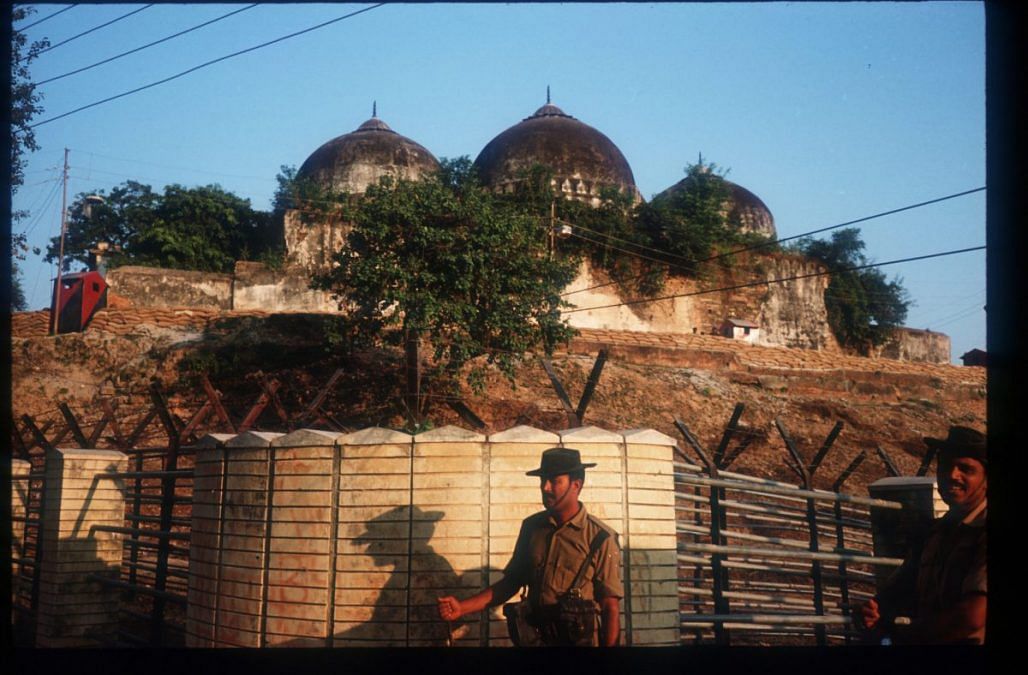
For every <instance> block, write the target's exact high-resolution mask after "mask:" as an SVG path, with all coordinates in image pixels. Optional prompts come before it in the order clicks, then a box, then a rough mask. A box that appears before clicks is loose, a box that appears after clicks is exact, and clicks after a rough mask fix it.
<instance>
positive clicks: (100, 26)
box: [20, 4, 153, 61]
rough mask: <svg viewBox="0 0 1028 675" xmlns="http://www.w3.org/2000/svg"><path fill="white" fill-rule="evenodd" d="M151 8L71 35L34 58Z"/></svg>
mask: <svg viewBox="0 0 1028 675" xmlns="http://www.w3.org/2000/svg"><path fill="white" fill-rule="evenodd" d="M151 7H153V5H152V4H150V5H143V6H142V7H140V8H139V9H134V10H132V11H131V12H129V13H128V14H122V15H121V16H119V17H118V18H116V19H111V20H110V21H108V22H107V23H102V24H100V25H99V26H93V27H92V28H90V29H89V30H86V31H83V32H81V33H79V34H78V35H72V36H71V37H70V38H68V39H67V40H62V41H60V42H58V43H57V44H53V45H50V46H49V47H47V48H46V49H40V50H39V51H38V52H37V53H36V56H39V55H40V54H45V53H47V52H48V51H50V50H53V49H57V48H58V47H60V46H61V45H66V44H68V43H69V42H71V41H72V40H78V39H79V38H80V37H82V36H84V35H89V34H90V33H92V32H94V31H98V30H100V29H101V28H106V27H107V26H110V25H111V24H112V23H117V22H119V21H121V20H122V19H127V18H129V17H130V16H132V15H133V14H139V13H140V12H142V11H143V10H144V9H150V8H151ZM26 58H28V57H22V58H21V59H20V60H21V61H24V60H25V59H26Z"/></svg>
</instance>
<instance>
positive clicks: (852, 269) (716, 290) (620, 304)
mask: <svg viewBox="0 0 1028 675" xmlns="http://www.w3.org/2000/svg"><path fill="white" fill-rule="evenodd" d="M982 250H985V246H972V247H969V248H962V249H956V250H953V251H943V252H941V253H929V254H926V255H919V256H912V257H910V258H900V259H898V260H887V261H885V262H880V263H867V264H865V265H854V266H850V267H841V268H838V269H835V270H832V271H827V270H826V271H823V272H811V273H809V274H796V275H794V276H791V277H782V278H780V279H767V280H764V281H754V282H750V283H745V284H736V285H734V286H722V287H720V288H710V289H704V290H699V291H691V292H688V293H675V294H672V295H664V296H661V297H658V298H642V299H639V300H626V301H624V302H617V303H613V304H610V305H601V306H598V307H578V308H576V309H569V310H564V311H563V312H562V314H574V313H576V312H587V311H591V310H596V309H609V308H611V307H624V306H627V305H638V304H641V303H646V302H657V301H659V300H671V299H673V298H685V297H690V296H694V295H705V294H707V293H719V292H722V291H734V290H738V289H740V288H751V287H753V286H763V285H770V284H775V283H783V282H786V281H795V280H797V279H809V278H812V277H820V276H825V275H827V274H835V273H838V272H856V271H859V270H863V269H871V268H874V267H884V266H885V265H896V264H899V263H905V262H914V261H916V260H927V259H929V258H940V257H943V256H949V255H956V254H958V253H969V252H972V251H982Z"/></svg>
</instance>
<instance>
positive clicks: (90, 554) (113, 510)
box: [36, 449, 128, 647]
mask: <svg viewBox="0 0 1028 675" xmlns="http://www.w3.org/2000/svg"><path fill="white" fill-rule="evenodd" d="M48 454H49V455H50V456H49V457H48V461H47V467H46V485H45V488H44V489H45V491H46V492H47V493H48V495H47V499H46V503H45V506H44V512H43V527H42V532H41V537H40V541H39V546H40V548H41V549H43V550H44V553H45V554H44V555H43V563H42V567H41V569H40V571H39V604H38V608H37V610H36V612H37V620H36V646H37V647H85V646H97V645H98V644H101V643H104V642H106V641H107V640H109V639H111V638H113V636H114V635H115V634H116V633H117V629H118V592H117V591H116V590H113V589H110V588H108V587H106V586H104V585H103V584H101V583H100V582H99V581H97V580H95V579H90V577H91V576H99V577H111V578H116V577H117V576H118V573H119V570H120V568H121V556H122V542H121V539H122V536H121V535H120V534H117V533H111V532H104V531H98V529H97V526H101V525H103V526H115V527H117V526H121V525H122V524H123V523H124V519H125V496H124V486H123V484H122V481H120V480H118V479H112V478H107V477H104V476H103V475H102V474H105V473H112V472H124V470H125V467H126V465H127V462H128V458H127V457H126V456H125V455H124V454H123V453H121V452H117V451H113V450H79V449H57V450H53V451H51V452H50V453H48Z"/></svg>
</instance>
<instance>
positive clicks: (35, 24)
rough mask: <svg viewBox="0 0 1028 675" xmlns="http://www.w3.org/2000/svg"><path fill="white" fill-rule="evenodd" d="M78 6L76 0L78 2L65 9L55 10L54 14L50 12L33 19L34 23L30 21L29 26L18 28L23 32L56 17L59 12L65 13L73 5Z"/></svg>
mask: <svg viewBox="0 0 1028 675" xmlns="http://www.w3.org/2000/svg"><path fill="white" fill-rule="evenodd" d="M77 6H78V3H77V2H76V3H72V4H70V5H68V6H67V7H65V8H64V9H59V10H57V11H56V12H54V13H53V14H48V15H46V16H44V17H43V18H42V19H40V20H39V21H33V22H32V23H30V24H29V25H27V26H22V27H21V28H18V29H17V31H18V32H19V33H21V32H24V31H27V30H28V29H29V28H32V27H33V26H38V25H39V24H41V23H43V22H44V21H46V20H47V19H52V18H54V17H55V16H57V15H58V14H61V13H63V12H67V11H68V10H69V9H71V8H72V7H77Z"/></svg>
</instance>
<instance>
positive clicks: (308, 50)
mask: <svg viewBox="0 0 1028 675" xmlns="http://www.w3.org/2000/svg"><path fill="white" fill-rule="evenodd" d="M141 6H142V5H126V4H117V5H106V6H105V5H80V6H77V7H75V8H73V9H71V10H69V11H67V12H63V13H62V14H60V15H59V16H56V17H54V18H52V19H49V20H47V21H44V22H43V23H41V24H40V25H38V26H36V27H33V28H30V29H29V31H28V34H29V36H30V38H39V37H43V36H46V37H49V38H50V40H51V42H54V43H56V42H58V41H60V40H63V39H66V38H68V37H71V36H73V35H75V34H77V33H80V32H82V31H84V30H87V29H89V28H92V27H93V26H97V25H99V24H102V23H104V22H105V21H109V20H111V19H114V18H116V17H118V16H121V15H123V14H126V13H128V12H130V11H132V10H133V9H135V8H138V7H141ZM367 6H369V5H350V4H346V5H326V4H318V5H297V4H288V5H260V6H258V7H255V8H254V9H250V10H247V11H245V12H242V13H239V14H237V15H235V16H233V17H231V18H228V19H225V20H224V21H221V22H218V23H215V24H213V25H211V26H208V27H206V28H203V29H200V30H197V31H195V32H193V33H190V34H188V35H185V36H182V37H180V38H177V39H175V40H171V41H169V42H167V43H164V44H161V45H158V46H156V47H153V48H150V49H147V50H144V51H141V52H139V53H137V54H133V55H131V56H128V57H125V58H123V59H120V60H117V61H114V62H112V63H110V64H107V65H104V66H100V67H97V68H94V69H92V70H89V71H86V72H84V73H81V74H78V75H74V76H71V77H67V78H64V79H61V80H57V81H54V82H52V83H49V84H45V85H42V87H41V90H42V92H43V94H44V97H45V98H44V106H45V108H46V111H45V113H44V114H43V115H41V116H40V117H39V118H37V121H43V120H46V119H47V118H49V117H52V116H55V115H59V114H61V113H63V112H66V111H68V110H72V109H74V108H77V107H79V106H82V105H85V104H87V103H90V102H93V101H96V100H99V99H102V98H106V97H108V96H111V95H114V94H118V93H120V92H123V91H126V90H129V89H133V88H135V87H138V86H141V85H144V84H147V83H149V82H152V81H155V80H159V79H162V78H164V77H168V76H170V75H173V74H175V73H178V72H180V71H182V70H185V69H187V68H191V67H193V66H196V65H198V64H200V63H203V62H205V61H208V60H211V59H214V58H217V57H219V56H223V55H225V54H229V53H231V52H234V51H237V50H240V49H245V48H247V47H250V46H253V45H256V44H259V43H261V42H265V41H267V40H271V39H274V38H277V37H280V36H282V35H286V34H288V33H291V32H294V31H297V30H301V29H304V28H307V27H310V26H313V25H315V24H318V23H321V22H323V21H327V20H329V19H332V18H335V17H338V16H342V15H343V14H347V13H349V12H352V11H354V10H356V9H360V8H362V7H367ZM60 7H61V6H60V5H44V6H40V7H39V10H40V11H39V13H38V14H36V15H35V16H34V17H33V18H31V19H29V20H28V21H26V22H24V23H31V22H32V21H35V20H38V19H39V18H41V17H43V16H46V15H47V14H50V13H52V12H54V11H56V10H57V9H59V8H60ZM240 7H242V5H156V6H154V7H150V8H148V9H146V10H144V11H142V12H139V13H138V14H135V15H133V16H131V17H129V18H127V19H124V20H122V21H119V22H117V23H114V24H112V25H111V26H109V27H107V28H103V29H100V30H97V31H95V32H93V33H91V34H89V35H87V36H84V37H82V38H79V39H76V40H74V41H72V42H70V43H68V44H66V45H63V46H61V47H58V48H56V49H54V50H52V51H51V52H49V53H47V54H44V55H42V56H40V57H39V59H38V60H37V61H36V62H35V63H34V64H33V66H32V73H33V77H34V79H35V80H37V81H39V80H43V79H46V78H48V77H53V76H55V75H59V74H61V73H64V72H67V71H69V70H72V69H75V68H78V67H82V66H84V65H88V64H90V63H93V62H95V61H98V60H100V59H103V58H106V57H108V56H113V55H115V54H117V53H120V52H122V51H126V50H128V49H131V48H133V47H137V46H139V45H142V44H145V43H147V42H150V41H153V40H156V39H159V38H161V37H164V36H166V35H170V34H172V33H175V32H177V31H180V30H184V29H186V28H189V27H191V26H194V25H196V24H199V23H202V22H204V21H207V20H209V19H213V18H215V17H218V16H221V15H223V14H225V13H227V12H229V11H231V10H233V9H238V8H240ZM547 85H549V86H550V87H551V90H552V95H553V102H554V103H555V104H557V105H559V106H560V107H562V108H563V109H564V111H565V112H567V113H569V114H571V115H574V116H575V117H577V118H578V119H580V120H582V121H583V122H585V123H587V124H589V125H591V126H593V127H596V128H597V129H599V130H600V131H602V132H603V133H605V134H606V135H607V136H608V137H610V138H611V139H612V140H613V141H614V142H615V143H616V144H617V145H618V147H620V149H621V151H622V152H623V153H624V154H625V156H626V158H627V159H628V161H629V163H630V164H631V166H632V169H633V171H634V173H635V178H636V183H637V185H638V186H639V189H640V191H641V192H642V194H643V195H644V196H645V197H646V198H647V199H648V198H650V197H651V196H652V195H654V194H655V193H657V192H660V191H661V190H663V189H664V188H666V187H668V186H669V185H671V184H673V183H675V182H676V181H677V180H679V179H680V178H681V177H682V171H683V167H684V166H685V165H686V164H687V163H690V162H695V161H696V158H697V156H698V154H699V153H701V152H702V153H703V156H704V158H705V159H706V160H709V161H713V162H715V163H716V164H718V165H719V166H721V167H723V168H727V169H729V170H730V172H729V174H728V178H729V179H730V180H732V181H734V182H736V183H738V184H740V185H743V186H744V187H746V188H748V189H750V190H751V191H753V192H754V193H756V194H757V195H758V196H760V198H761V199H762V200H763V201H764V202H765V203H766V204H767V205H768V207H769V208H770V209H771V211H772V213H773V214H774V216H775V221H776V225H777V227H778V232H779V236H781V237H788V236H791V235H794V234H799V233H801V232H805V231H808V230H812V229H816V228H820V227H826V226H829V225H834V224H836V223H840V222H844V221H848V220H852V219H856V218H860V217H863V216H867V215H871V214H874V213H877V212H880V211H885V210H889V209H894V208H898V207H902V206H905V205H908V204H914V203H918V202H922V201H927V200H930V199H933V198H936V197H941V196H944V195H948V194H952V193H956V192H961V191H964V190H969V189H973V188H977V187H981V186H983V185H985V22H984V7H983V5H982V4H981V3H975V2H967V3H964V2H942V3H931V2H926V3H896V4H893V3H838V4H835V3H824V4H821V3H796V4H789V3H767V4H760V3H758V4H749V3H746V4H743V3H730V4H719V3H698V4H649V5H647V4H637V3H630V4H595V5H591V4H568V5H561V4H513V5H491V4H490V5H475V4H470V5H445V4H427V5H386V6H383V7H380V8H377V9H373V10H371V11H369V12H365V13H363V14H361V15H358V16H355V17H353V18H350V19H346V20H344V21H340V22H338V23H335V24H333V25H331V26H327V27H325V28H322V29H319V30H316V31H314V32H311V33H307V34H305V35H302V36H299V37H296V38H293V39H291V40H287V41H285V42H282V43H278V44H276V45H272V46H270V47H268V48H265V49H260V50H257V51H255V52H251V53H248V54H245V55H242V56H239V57H236V58H234V59H230V60H227V61H224V62H221V63H218V64H215V65H213V66H210V67H208V68H204V69H202V70H198V71H196V72H194V73H191V74H189V75H186V76H185V77H182V78H180V79H177V80H174V81H172V82H169V83H167V84H164V85H161V86H159V87H155V88H152V89H149V90H146V91H143V92H140V93H138V94H134V95H132V96H128V97H125V98H122V99H119V100H117V101H113V102H110V103H106V104H104V105H101V106H97V107H95V108H92V109H89V110H86V111H83V112H80V113H77V114H74V115H71V116H69V117H66V118H63V119H60V120H56V121H54V122H51V123H47V124H43V125H41V126H39V127H38V128H37V129H36V134H37V140H38V141H39V143H40V145H41V146H42V149H41V150H40V151H39V152H37V153H34V154H33V155H31V156H30V157H29V165H28V166H27V167H26V177H25V183H26V184H25V186H24V187H23V188H22V189H21V190H20V191H19V192H18V194H17V195H16V197H15V201H14V207H15V208H16V209H17V208H28V209H31V210H32V212H33V213H32V217H31V218H29V220H28V221H26V222H24V223H22V224H20V225H19V227H18V228H16V230H28V234H29V239H30V243H32V244H33V245H36V246H40V247H44V246H45V242H46V241H48V239H49V237H51V236H54V235H56V234H57V233H58V232H59V228H60V220H59V212H60V193H59V186H58V187H57V188H56V189H55V185H57V183H58V178H59V170H60V169H59V167H60V164H61V162H62V158H63V149H64V148H65V147H67V148H70V150H71V155H70V163H71V170H70V175H71V179H70V181H69V188H68V190H69V198H70V197H71V196H73V195H75V194H78V193H79V192H84V191H92V190H94V189H105V190H110V189H111V188H112V187H114V186H115V185H117V184H119V183H121V182H123V181H125V180H127V179H136V180H139V181H142V182H144V183H149V184H151V185H153V186H154V187H155V188H158V189H159V188H161V187H163V186H164V185H166V184H169V183H182V184H185V185H199V184H207V183H215V182H216V183H219V184H220V185H222V186H223V187H225V188H226V189H228V190H231V191H233V192H236V193H237V194H239V195H241V196H244V197H247V198H249V199H251V200H252V202H253V204H254V206H255V207H258V208H267V207H268V206H269V205H270V200H271V197H272V195H273V192H274V189H275V175H276V173H278V171H279V167H280V166H281V165H296V166H299V165H300V164H302V163H303V161H304V159H306V157H307V156H308V155H309V154H310V153H311V152H313V151H314V150H315V149H316V148H317V147H318V146H319V145H321V144H322V143H324V142H325V141H327V140H329V139H330V138H333V137H334V136H338V135H340V134H342V133H347V132H349V131H352V130H353V129H355V128H356V127H357V126H358V125H359V124H360V123H361V122H363V121H364V120H366V119H367V118H368V117H370V115H371V105H372V101H376V100H377V102H378V113H379V117H380V118H382V119H383V120H385V121H386V122H387V123H388V124H389V125H390V126H392V128H393V129H394V130H396V131H398V132H399V133H401V134H404V135H406V136H409V137H410V138H412V139H414V140H416V141H417V142H419V143H421V144H422V145H424V146H426V147H427V148H428V149H429V150H431V151H432V152H433V153H434V154H435V155H436V156H437V157H457V156H460V155H469V156H471V157H472V158H474V157H475V156H476V155H477V154H478V152H479V151H480V150H481V149H482V147H484V146H485V144H486V143H488V142H489V140H490V139H492V138H493V136H495V135H496V134H498V133H500V132H501V131H503V130H504V129H506V128H507V127H509V126H511V125H512V124H515V123H516V122H518V121H520V120H521V119H522V118H524V117H526V116H528V115H530V114H531V113H532V112H533V111H534V110H535V109H536V108H537V107H539V106H540V105H541V104H542V103H544V102H545V96H546V86H547ZM860 227H861V231H862V235H863V238H864V240H865V242H866V243H867V251H866V253H867V254H868V255H869V256H870V257H871V258H873V259H874V260H876V261H886V260H893V259H898V258H906V257H911V256H917V255H923V254H927V253H934V252H941V251H948V250H953V249H958V248H965V247H971V246H978V245H982V244H984V243H985V194H984V193H977V194H974V195H970V196H966V197H960V198H957V199H953V200H949V201H947V202H943V203H940V204H936V205H932V206H928V207H924V208H920V209H916V210H913V211H909V212H906V213H903V214H898V215H895V216H890V217H886V218H882V219H878V220H873V221H870V222H867V223H863V224H862V225H861V226H860ZM985 258H986V255H985V252H984V251H978V252H973V253H966V254H962V255H956V256H949V257H945V258H938V259H934V260H927V261H921V262H911V263H905V264H900V265H893V266H887V267H884V268H882V269H883V271H885V272H886V273H887V274H888V275H889V276H890V277H892V276H894V275H898V276H900V277H902V278H903V280H904V283H905V285H906V287H907V288H908V289H909V291H910V294H911V296H912V297H913V299H914V300H915V303H916V304H915V305H914V306H913V307H912V308H911V310H910V314H909V317H908V321H907V323H908V325H910V326H912V327H915V328H930V329H932V330H939V331H941V332H945V333H948V334H949V335H950V336H951V337H952V342H953V349H952V355H953V358H954V361H955V362H957V363H959V356H960V355H961V354H963V353H964V352H966V351H967V350H969V349H972V348H974V347H979V348H983V349H984V348H985V313H984V311H983V309H982V308H983V305H984V304H985ZM22 267H23V270H24V278H23V283H24V286H25V288H26V292H27V293H28V297H29V304H30V307H31V308H40V307H44V306H47V305H48V303H49V297H48V296H49V279H50V278H51V277H52V275H53V273H54V270H53V268H52V266H50V265H45V264H43V263H42V262H41V260H40V258H38V257H35V256H31V255H30V258H29V260H28V261H26V262H24V263H22Z"/></svg>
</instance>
